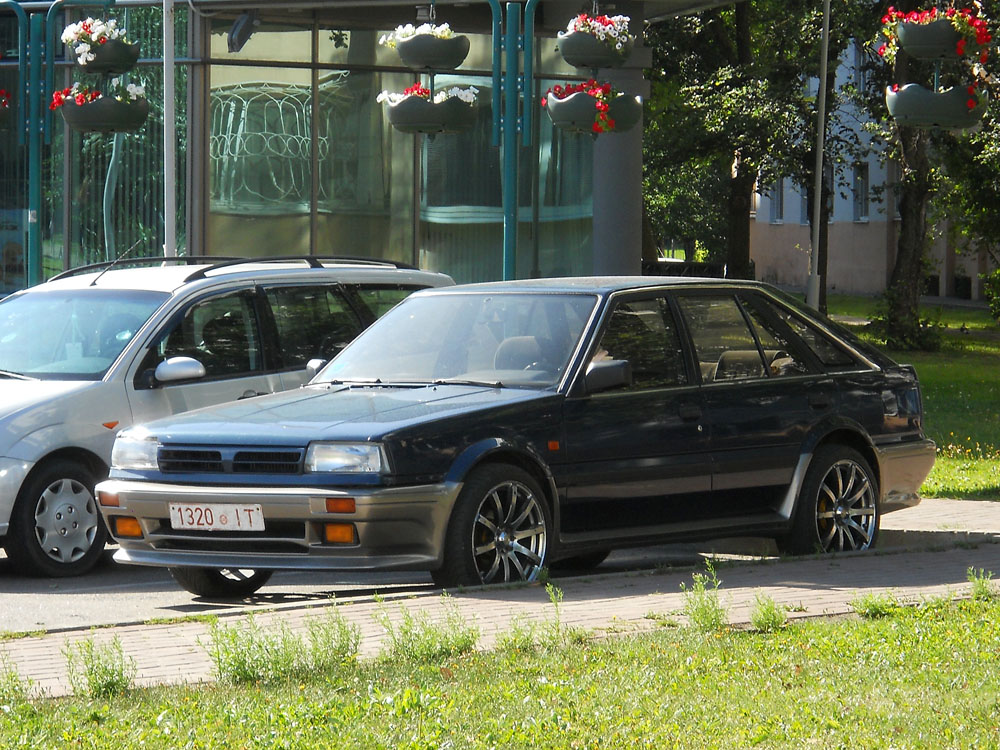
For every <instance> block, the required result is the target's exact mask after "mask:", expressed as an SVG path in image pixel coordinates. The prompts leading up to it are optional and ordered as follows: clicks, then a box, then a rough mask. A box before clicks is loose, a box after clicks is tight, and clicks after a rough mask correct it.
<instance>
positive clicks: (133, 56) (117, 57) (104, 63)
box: [78, 39, 139, 73]
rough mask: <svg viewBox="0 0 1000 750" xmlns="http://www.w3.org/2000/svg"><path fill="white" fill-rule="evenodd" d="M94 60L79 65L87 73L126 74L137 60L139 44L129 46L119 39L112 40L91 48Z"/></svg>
mask: <svg viewBox="0 0 1000 750" xmlns="http://www.w3.org/2000/svg"><path fill="white" fill-rule="evenodd" d="M91 52H92V54H93V55H94V59H93V60H90V61H89V62H86V63H79V62H78V64H79V65H80V66H81V67H85V68H86V69H87V72H88V73H91V72H93V73H127V72H128V71H130V70H132V68H134V67H135V64H136V62H137V61H138V60H139V43H138V42H135V43H134V44H129V43H128V42H125V41H122V40H121V39H112V40H111V41H109V42H105V43H104V44H102V45H100V46H99V47H93V48H91Z"/></svg>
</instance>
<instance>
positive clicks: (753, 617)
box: [750, 591, 788, 633]
mask: <svg viewBox="0 0 1000 750" xmlns="http://www.w3.org/2000/svg"><path fill="white" fill-rule="evenodd" d="M750 624H751V625H752V626H753V629H754V630H756V631H758V632H760V633H774V632H776V631H778V630H781V629H782V628H783V627H785V625H787V624H788V608H787V607H786V606H785V605H784V604H778V603H777V602H776V601H774V599H772V598H771V597H769V596H767V594H764V593H761V592H760V591H758V592H757V593H755V594H754V597H753V609H752V610H751V611H750Z"/></svg>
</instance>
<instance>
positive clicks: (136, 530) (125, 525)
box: [114, 516, 142, 539]
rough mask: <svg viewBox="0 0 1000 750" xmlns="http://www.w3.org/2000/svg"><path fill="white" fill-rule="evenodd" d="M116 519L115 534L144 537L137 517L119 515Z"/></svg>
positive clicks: (134, 537)
mask: <svg viewBox="0 0 1000 750" xmlns="http://www.w3.org/2000/svg"><path fill="white" fill-rule="evenodd" d="M114 520H115V536H117V537H131V538H133V539H141V538H142V527H141V526H140V525H139V521H138V520H136V519H135V518H127V517H125V516H118V517H117V518H115V519H114Z"/></svg>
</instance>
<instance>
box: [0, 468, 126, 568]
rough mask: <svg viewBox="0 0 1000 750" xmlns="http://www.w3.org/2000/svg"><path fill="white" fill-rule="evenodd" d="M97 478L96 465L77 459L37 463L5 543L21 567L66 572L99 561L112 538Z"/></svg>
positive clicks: (18, 503)
mask: <svg viewBox="0 0 1000 750" xmlns="http://www.w3.org/2000/svg"><path fill="white" fill-rule="evenodd" d="M94 484H95V482H94V477H93V475H92V474H91V473H90V471H89V470H88V469H87V468H86V467H85V466H83V465H82V464H79V463H77V462H75V461H69V460H66V459H59V460H54V461H48V462H46V463H43V464H41V465H39V466H38V467H37V468H36V469H35V471H34V472H33V473H32V474H31V475H30V476H29V477H28V479H27V481H25V483H24V484H23V485H22V486H21V491H20V492H19V493H18V495H17V500H16V502H15V503H14V510H13V512H12V513H11V517H10V529H9V531H8V533H7V538H6V541H5V544H4V548H5V550H6V552H7V557H9V558H10V561H11V565H13V566H14V569H15V570H17V571H19V572H21V573H24V574H26V575H32V576H50V577H53V578H63V577H67V576H78V575H82V574H83V573H86V572H87V571H88V570H90V569H91V568H93V567H94V565H95V564H96V563H97V561H98V559H99V558H100V556H101V553H102V552H103V551H104V545H105V542H106V541H107V538H108V532H107V529H106V528H105V527H104V522H103V521H102V520H101V514H100V512H99V511H98V509H97V501H96V500H95V499H94Z"/></svg>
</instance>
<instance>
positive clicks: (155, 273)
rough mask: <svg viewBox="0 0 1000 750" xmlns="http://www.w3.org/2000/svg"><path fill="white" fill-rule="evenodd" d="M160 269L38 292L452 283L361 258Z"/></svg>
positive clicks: (94, 273) (76, 279)
mask: <svg viewBox="0 0 1000 750" xmlns="http://www.w3.org/2000/svg"><path fill="white" fill-rule="evenodd" d="M148 260H150V261H153V262H154V263H155V264H151V265H144V266H141V267H131V268H129V267H124V268H114V267H107V266H105V267H100V266H104V265H105V264H97V267H94V268H93V270H90V268H91V267H84V268H80V269H75V270H71V271H68V272H66V273H63V274H59V275H58V276H55V277H53V278H52V279H50V280H49V281H47V282H45V283H44V284H40V285H38V286H35V287H32V290H38V291H55V290H68V289H83V288H87V287H97V288H101V289H128V290H142V291H154V292H166V293H172V292H174V291H176V290H178V289H180V288H182V287H184V286H186V285H188V284H190V283H192V282H196V281H200V280H206V281H218V280H219V279H232V280H240V279H254V278H260V277H261V276H262V275H263V276H266V277H267V278H269V279H274V278H280V279H282V280H308V279H311V278H317V277H319V278H324V279H327V278H330V279H336V280H338V281H344V282H353V283H375V284H377V283H391V284H396V283H419V284H426V285H428V286H443V285H449V284H452V283H453V281H452V279H451V278H450V277H449V276H446V275H445V274H441V273H435V272H433V271H421V270H419V269H416V268H412V267H410V266H406V265H405V264H400V263H395V262H393V261H379V260H366V259H360V258H357V259H355V258H350V259H336V260H334V259H328V258H318V257H313V258H311V259H304V258H294V257H289V258H245V259H229V258H223V259H220V261H219V262H215V263H213V262H207V261H206V262H190V260H188V259H184V258H180V259H172V260H163V259H159V261H160V262H159V263H156V262H155V261H156V260H157V259H148Z"/></svg>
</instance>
